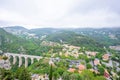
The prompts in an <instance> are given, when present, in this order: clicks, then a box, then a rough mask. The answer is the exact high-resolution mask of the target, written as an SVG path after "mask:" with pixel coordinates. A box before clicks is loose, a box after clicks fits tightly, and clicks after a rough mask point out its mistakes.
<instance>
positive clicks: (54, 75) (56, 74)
mask: <svg viewBox="0 0 120 80" xmlns="http://www.w3.org/2000/svg"><path fill="white" fill-rule="evenodd" d="M59 76H60V75H59V73H58V72H57V71H55V72H53V77H54V80H57V79H58V78H59Z"/></svg>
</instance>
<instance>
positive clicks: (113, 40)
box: [72, 27, 120, 46]
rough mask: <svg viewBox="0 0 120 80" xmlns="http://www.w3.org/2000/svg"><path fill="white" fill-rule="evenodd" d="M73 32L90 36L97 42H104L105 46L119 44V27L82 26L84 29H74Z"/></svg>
mask: <svg viewBox="0 0 120 80" xmlns="http://www.w3.org/2000/svg"><path fill="white" fill-rule="evenodd" d="M72 31H73V32H76V33H78V34H81V35H85V36H88V37H91V38H92V39H94V40H96V41H97V42H99V43H101V44H104V45H106V46H111V45H120V28H119V27H118V28H100V29H92V28H84V29H74V30H72Z"/></svg>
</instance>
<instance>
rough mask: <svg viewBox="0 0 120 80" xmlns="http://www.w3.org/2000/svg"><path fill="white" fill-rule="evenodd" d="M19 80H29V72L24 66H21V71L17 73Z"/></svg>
mask: <svg viewBox="0 0 120 80" xmlns="http://www.w3.org/2000/svg"><path fill="white" fill-rule="evenodd" d="M19 80H31V77H30V74H29V72H28V71H27V69H26V68H24V67H22V71H21V73H20V75H19Z"/></svg>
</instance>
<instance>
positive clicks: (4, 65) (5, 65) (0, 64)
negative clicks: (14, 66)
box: [0, 59, 11, 70]
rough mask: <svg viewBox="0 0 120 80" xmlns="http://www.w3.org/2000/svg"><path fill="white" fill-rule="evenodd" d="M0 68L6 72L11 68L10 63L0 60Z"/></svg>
mask: <svg viewBox="0 0 120 80" xmlns="http://www.w3.org/2000/svg"><path fill="white" fill-rule="evenodd" d="M0 68H5V69H7V70H8V69H10V68H11V65H10V61H9V60H3V59H0Z"/></svg>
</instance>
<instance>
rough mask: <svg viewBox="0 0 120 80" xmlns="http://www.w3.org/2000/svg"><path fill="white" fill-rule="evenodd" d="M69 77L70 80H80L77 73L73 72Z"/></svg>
mask: <svg viewBox="0 0 120 80" xmlns="http://www.w3.org/2000/svg"><path fill="white" fill-rule="evenodd" d="M69 77H70V78H69V79H70V80H81V77H80V75H79V74H78V73H73V74H71V75H70V76H69Z"/></svg>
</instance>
